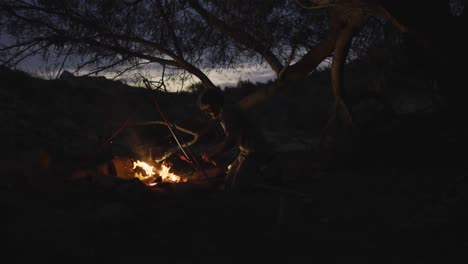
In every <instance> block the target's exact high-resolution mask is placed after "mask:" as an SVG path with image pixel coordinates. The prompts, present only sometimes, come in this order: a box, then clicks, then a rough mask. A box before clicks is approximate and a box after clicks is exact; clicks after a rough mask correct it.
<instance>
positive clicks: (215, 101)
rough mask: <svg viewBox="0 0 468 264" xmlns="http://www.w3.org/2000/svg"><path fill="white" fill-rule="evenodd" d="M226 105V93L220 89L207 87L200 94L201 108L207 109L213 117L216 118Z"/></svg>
mask: <svg viewBox="0 0 468 264" xmlns="http://www.w3.org/2000/svg"><path fill="white" fill-rule="evenodd" d="M223 105H224V95H223V92H222V91H221V90H220V89H206V90H205V91H203V92H202V93H201V94H200V97H199V106H200V109H201V110H203V111H206V112H207V113H208V114H209V115H210V116H211V118H213V119H216V118H217V117H218V116H219V113H220V112H221V108H222V107H223Z"/></svg>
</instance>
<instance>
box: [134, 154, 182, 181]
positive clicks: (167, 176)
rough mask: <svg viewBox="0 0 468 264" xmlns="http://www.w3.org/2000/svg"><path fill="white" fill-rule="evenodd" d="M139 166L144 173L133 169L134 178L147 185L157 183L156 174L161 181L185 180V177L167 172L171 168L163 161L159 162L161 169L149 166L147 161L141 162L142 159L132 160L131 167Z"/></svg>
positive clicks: (136, 167)
mask: <svg viewBox="0 0 468 264" xmlns="http://www.w3.org/2000/svg"><path fill="white" fill-rule="evenodd" d="M138 168H140V169H141V170H143V171H144V172H145V175H143V174H142V173H141V172H138V171H135V178H138V179H139V180H140V181H142V182H143V183H145V184H146V185H148V186H154V185H156V184H157V182H156V179H157V176H155V175H156V174H157V175H159V177H161V181H162V182H175V183H178V182H186V181H187V179H185V178H182V177H180V176H178V175H176V174H174V173H172V172H169V170H170V169H171V168H170V167H169V166H168V165H167V164H165V163H163V164H161V169H159V170H158V169H157V168H155V167H154V166H150V165H149V164H148V163H146V162H143V161H139V160H137V161H134V162H133V169H134V170H136V169H138Z"/></svg>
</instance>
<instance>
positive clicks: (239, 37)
mask: <svg viewBox="0 0 468 264" xmlns="http://www.w3.org/2000/svg"><path fill="white" fill-rule="evenodd" d="M188 2H189V4H190V6H191V7H192V8H193V9H195V11H197V13H198V14H200V15H201V16H202V17H203V19H204V20H205V21H206V22H207V23H208V24H209V25H211V26H213V27H215V28H217V29H218V30H220V31H222V32H224V33H226V34H228V35H229V36H230V37H232V38H233V39H234V40H235V41H237V42H239V43H242V44H243V45H245V46H246V47H248V48H250V49H252V50H254V51H256V52H258V53H259V54H260V55H262V56H263V58H265V60H266V61H267V62H268V64H269V65H270V66H271V68H272V69H273V71H274V72H275V73H277V74H278V73H279V72H280V71H281V69H282V68H283V65H282V64H281V62H280V61H279V60H278V58H277V57H276V56H275V55H274V54H273V53H272V52H271V51H270V50H269V49H268V48H267V47H266V46H264V45H263V44H262V43H261V42H259V41H257V40H256V39H255V37H254V36H252V35H250V34H248V33H246V32H244V31H242V30H240V29H237V28H234V27H232V26H230V25H228V24H227V23H225V22H224V21H222V20H220V19H219V18H217V17H215V16H214V15H213V14H211V13H210V12H209V11H208V10H206V9H205V8H203V7H202V6H201V5H200V3H199V2H198V0H188Z"/></svg>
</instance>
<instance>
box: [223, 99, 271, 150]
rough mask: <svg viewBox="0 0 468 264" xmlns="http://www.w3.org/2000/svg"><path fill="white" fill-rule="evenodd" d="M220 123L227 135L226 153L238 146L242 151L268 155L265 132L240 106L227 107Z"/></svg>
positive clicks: (230, 105) (225, 141)
mask: <svg viewBox="0 0 468 264" xmlns="http://www.w3.org/2000/svg"><path fill="white" fill-rule="evenodd" d="M219 122H220V125H221V126H222V127H223V130H224V133H225V139H224V144H225V146H224V151H226V150H228V149H229V148H232V147H236V146H237V147H238V148H239V149H240V150H241V151H248V152H256V153H258V154H260V153H265V154H266V152H267V149H268V148H267V142H266V140H265V137H264V135H263V132H262V131H261V129H260V127H258V126H257V125H255V124H254V122H253V120H252V119H251V118H250V117H249V116H248V115H247V114H246V113H245V112H244V111H243V110H242V109H240V108H239V106H238V105H236V104H229V105H225V106H224V107H223V108H222V110H221V113H220V116H219Z"/></svg>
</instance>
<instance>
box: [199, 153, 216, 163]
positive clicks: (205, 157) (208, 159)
mask: <svg viewBox="0 0 468 264" xmlns="http://www.w3.org/2000/svg"><path fill="white" fill-rule="evenodd" d="M201 157H202V160H203V161H204V162H206V163H210V164H213V165H215V166H216V162H214V161H213V160H212V159H211V158H210V157H209V156H208V154H206V153H205V152H202V153H201Z"/></svg>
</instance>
